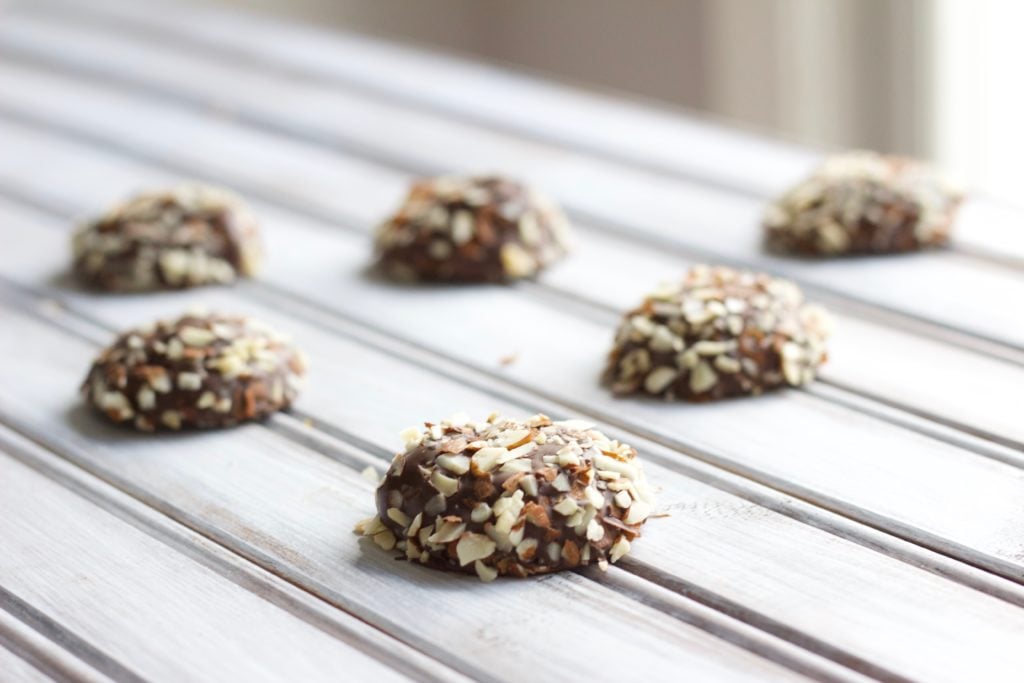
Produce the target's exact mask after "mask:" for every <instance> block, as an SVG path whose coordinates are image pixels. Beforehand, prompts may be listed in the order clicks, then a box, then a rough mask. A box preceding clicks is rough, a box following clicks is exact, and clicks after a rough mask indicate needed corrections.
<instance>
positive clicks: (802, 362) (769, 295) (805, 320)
mask: <svg viewBox="0 0 1024 683" xmlns="http://www.w3.org/2000/svg"><path fill="white" fill-rule="evenodd" d="M829 331H830V321H829V318H828V315H827V314H826V313H825V312H824V311H823V310H822V309H820V308H819V307H817V306H813V305H809V304H806V303H804V299H803V294H802V293H801V292H800V290H799V289H798V288H797V286H796V285H794V284H793V283H791V282H788V281H786V280H780V279H777V278H773V277H771V276H769V275H764V274H760V273H752V272H746V271H738V270H734V269H732V268H726V267H721V266H703V265H701V266H694V267H693V268H691V269H690V270H689V272H687V274H686V276H685V277H684V278H683V279H682V280H681V281H680V282H678V283H674V284H671V285H666V286H663V287H661V288H660V289H658V290H657V291H655V292H653V293H652V294H650V295H648V296H647V297H646V298H645V299H644V301H643V303H642V304H641V305H640V306H639V307H638V308H636V309H634V310H632V311H630V312H629V313H627V314H626V315H625V317H624V318H623V320H622V323H621V324H620V325H619V328H618V331H617V332H616V334H615V342H614V345H613V347H612V351H611V353H610V354H609V358H608V364H607V367H606V369H605V372H604V377H603V379H604V382H605V384H607V385H608V386H610V387H611V389H612V391H614V392H615V393H616V394H646V395H649V396H658V397H661V398H664V399H668V400H684V401H712V400H716V399H722V398H728V397H732V396H743V395H749V394H760V393H762V392H764V391H767V390H770V389H774V388H776V387H780V386H784V385H790V386H799V385H802V384H807V383H809V382H811V381H812V380H813V379H814V376H815V372H816V370H817V368H818V366H820V365H821V364H822V363H824V362H825V359H826V352H825V340H826V338H827V337H828V335H829Z"/></svg>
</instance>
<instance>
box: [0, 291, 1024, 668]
mask: <svg viewBox="0 0 1024 683" xmlns="http://www.w3.org/2000/svg"><path fill="white" fill-rule="evenodd" d="M5 316H6V318H7V319H8V320H12V321H16V322H15V324H16V325H17V329H18V332H19V334H18V338H19V339H27V338H31V339H32V340H33V344H32V349H31V350H30V351H28V352H26V353H24V354H22V357H23V359H24V363H22V364H21V368H22V370H18V369H16V368H11V369H10V372H9V371H8V369H6V368H5V369H4V370H3V372H4V376H5V377H7V378H9V379H13V378H14V374H11V373H16V374H18V375H20V373H21V372H22V371H28V370H30V369H31V372H32V373H33V375H32V376H35V377H36V382H35V386H34V387H32V388H31V389H30V390H29V391H28V392H27V393H26V392H21V395H20V396H18V395H14V394H13V392H11V390H10V389H7V388H5V389H4V390H3V391H2V394H0V396H2V397H0V411H2V412H3V414H4V415H5V416H7V419H10V420H12V421H13V422H14V423H16V424H17V425H19V428H20V429H24V428H27V427H29V426H30V427H31V428H32V429H33V430H35V431H37V432H39V433H37V434H36V436H35V438H36V439H37V440H40V441H43V442H45V443H47V444H48V445H51V446H53V447H54V448H56V449H57V450H59V451H60V452H61V454H62V455H63V456H64V457H67V458H69V459H71V460H72V461H74V462H75V463H76V464H79V465H81V466H83V467H85V468H86V469H88V470H90V471H93V472H95V473H97V474H100V475H101V476H102V477H103V478H104V479H107V480H109V481H111V482H113V483H115V485H117V487H118V488H121V489H122V490H126V491H129V492H131V493H132V495H134V496H136V497H138V498H140V499H141V500H143V501H144V502H146V503H147V504H149V505H151V506H154V507H158V508H160V509H161V510H162V511H164V512H165V513H167V514H169V515H171V516H172V517H174V518H176V519H181V520H187V522H188V523H189V525H190V526H192V525H194V526H196V527H198V528H200V529H201V530H202V532H203V533H204V535H207V536H209V537H211V538H213V539H214V540H216V541H218V542H220V543H224V544H225V545H228V546H229V547H232V548H233V549H236V550H238V551H239V552H242V553H243V554H244V555H246V556H250V557H259V558H262V562H263V563H267V564H270V565H272V566H273V567H274V569H275V571H276V572H278V573H280V574H281V575H283V576H285V577H286V578H288V579H289V580H290V581H293V582H295V583H299V584H300V585H303V586H304V587H307V588H309V589H311V590H314V591H315V592H316V593H318V594H320V595H322V596H323V597H325V599H328V600H330V601H331V602H334V603H338V604H344V605H346V606H348V607H350V608H352V609H354V610H357V611H361V612H365V613H366V615H365V616H366V617H367V618H369V619H370V620H372V621H375V622H377V623H378V624H379V625H381V626H384V627H386V628H387V630H388V631H390V632H393V633H395V634H397V635H400V636H401V637H402V638H403V639H408V640H410V641H413V642H415V643H416V644H417V645H418V646H419V647H422V648H424V649H426V650H429V651H430V652H432V653H435V654H437V656H439V657H440V658H442V659H444V660H445V661H446V662H449V663H452V664H454V665H456V666H459V667H460V668H466V669H467V670H469V671H472V672H474V674H473V675H474V677H475V678H482V679H485V680H516V679H518V677H519V674H518V673H517V672H519V671H521V670H522V668H524V667H525V668H531V667H533V668H532V669H531V670H535V671H543V672H544V676H543V677H544V678H545V679H547V680H555V679H557V678H560V677H564V676H568V675H569V672H570V671H575V672H577V674H578V675H583V676H597V675H598V674H597V671H598V670H599V669H600V670H601V671H604V672H605V673H606V674H608V675H611V676H619V675H621V676H627V675H630V674H633V675H641V676H645V677H646V676H650V677H652V678H654V679H656V680H658V679H663V678H664V677H665V675H666V673H665V672H667V671H674V670H676V669H675V668H674V667H679V666H681V667H684V668H686V669H687V670H690V671H692V672H694V674H695V675H699V676H706V677H708V678H712V679H716V680H717V679H719V678H722V679H724V680H758V679H759V678H761V677H767V678H772V679H776V678H778V679H780V680H792V679H795V678H797V677H795V676H792V675H789V674H787V672H786V671H784V670H782V669H781V668H779V667H778V666H777V665H774V664H771V663H768V662H765V661H763V660H761V659H760V658H758V657H755V656H753V655H750V654H748V653H745V652H743V651H742V650H739V649H737V648H735V647H733V646H731V645H729V644H728V643H725V642H724V641H721V640H719V639H718V638H715V637H711V636H709V635H707V634H705V633H703V632H702V631H699V630H697V629H696V628H693V627H691V626H689V625H687V624H684V623H682V622H679V621H676V620H673V619H670V618H668V617H666V616H664V615H662V614H660V613H659V612H656V611H655V610H653V609H651V608H648V607H643V606H641V605H640V604H638V603H634V602H632V601H630V600H627V599H625V598H623V597H621V596H618V595H617V594H616V593H614V592H612V591H611V590H608V589H607V588H603V587H601V586H600V585H598V584H595V583H593V582H591V581H589V580H587V579H585V578H584V577H582V576H578V575H574V574H563V575H559V576H556V577H551V578H547V579H544V580H540V581H529V582H523V581H499V582H496V583H494V584H480V583H479V582H478V581H476V580H475V579H473V578H471V577H463V576H454V575H451V574H444V573H441V572H436V571H430V570H427V569H425V568H422V567H419V566H416V565H411V564H407V563H404V562H395V561H394V560H393V559H392V558H391V556H390V555H389V554H386V553H383V552H381V551H380V550H379V549H376V548H375V547H374V546H372V545H370V546H369V547H367V546H366V544H365V543H363V542H359V541H358V540H357V539H356V537H355V536H354V535H353V534H352V532H351V528H352V526H353V525H354V523H355V522H356V521H357V520H358V519H360V518H361V517H365V516H366V515H367V514H368V513H369V512H370V510H372V507H373V503H372V484H371V483H370V482H368V481H367V480H366V479H365V478H363V477H361V476H360V475H359V474H357V473H356V472H355V471H353V470H351V469H349V468H347V467H344V466H343V465H341V464H339V463H337V462H333V461H331V460H328V459H326V458H324V457H322V456H320V455H319V454H316V453H313V452H310V451H306V450H305V449H302V448H299V447H298V446H297V445H296V444H295V443H294V442H290V441H288V440H285V439H284V438H282V437H280V436H278V435H277V434H275V433H273V432H270V431H268V430H266V429H263V428H261V427H260V426H258V425H250V426H248V427H244V428H241V429H236V430H233V431H231V432H214V433H202V434H191V435H183V436H181V435H178V436H176V435H169V436H165V437H146V438H140V437H139V436H137V435H134V434H130V433H127V432H125V431H124V430H119V429H116V428H113V427H110V426H108V425H106V424H102V423H101V422H100V421H98V420H96V419H95V418H94V417H93V416H92V415H91V414H89V413H88V412H86V411H84V410H83V409H82V407H81V406H80V404H79V403H78V401H77V399H76V398H74V396H73V394H71V393H68V394H60V393H58V392H55V391H53V390H52V388H51V387H59V386H68V385H72V384H73V383H74V382H75V381H76V379H77V378H78V376H79V375H80V372H81V368H82V367H83V364H84V363H86V362H87V360H88V358H89V357H90V356H91V355H92V354H93V353H94V348H93V347H92V345H90V344H85V343H83V342H81V341H79V340H77V339H75V338H69V337H68V336H67V335H66V334H62V333H61V332H60V331H59V330H56V329H54V328H51V327H49V326H44V325H42V324H40V323H38V322H35V321H33V320H31V319H28V318H25V317H24V316H23V315H22V314H20V313H18V312H15V311H5ZM4 341H5V342H6V343H5V346H7V345H9V344H10V343H12V342H13V341H14V340H12V339H5V340H4ZM57 349H62V351H61V354H62V358H61V359H54V358H53V357H52V356H53V354H54V353H55V352H57ZM44 366H45V367H44ZM39 373H43V374H39ZM4 386H5V387H11V386H12V385H11V384H8V383H6V382H5V384H4ZM183 440H187V442H188V447H187V448H183V445H182V441H183ZM140 453H142V454H144V456H143V457H140ZM196 454H200V455H201V456H202V457H200V458H197V457H194V456H195V455H196ZM993 602H994V603H996V604H1000V605H1005V603H1001V602H998V601H994V600H993ZM1018 611H1019V610H1018ZM481 624H486V628H483V629H482V628H481ZM616 625H617V627H616ZM563 633H573V634H576V635H575V637H574V640H573V646H572V648H566V647H565V643H564V642H561V640H562V639H561V638H560V637H559V636H558V634H563ZM611 634H614V635H611ZM496 643H500V644H501V647H494V646H495V644H496ZM612 645H614V647H615V651H616V654H617V656H616V657H615V658H612V659H613V660H614V661H609V658H606V657H601V656H600V654H601V652H602V651H605V650H607V648H609V647H610V646H612ZM485 653H486V656H485ZM337 670H338V669H337V668H335V670H334V671H335V675H336V672H337Z"/></svg>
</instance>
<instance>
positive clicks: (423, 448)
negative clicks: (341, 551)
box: [357, 414, 651, 580]
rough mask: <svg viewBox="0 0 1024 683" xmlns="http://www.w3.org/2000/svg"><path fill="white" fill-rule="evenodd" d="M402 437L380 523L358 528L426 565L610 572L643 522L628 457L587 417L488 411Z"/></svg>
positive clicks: (525, 572)
mask: <svg viewBox="0 0 1024 683" xmlns="http://www.w3.org/2000/svg"><path fill="white" fill-rule="evenodd" d="M413 432H415V435H416V436H415V437H414V436H412V433H413ZM403 440H405V441H406V442H407V448H406V450H404V451H403V452H402V453H399V454H397V455H396V456H395V459H394V461H393V463H392V465H391V467H390V468H389V469H388V472H387V475H386V476H385V478H384V480H383V481H382V482H381V485H380V487H379V489H378V491H377V501H378V518H377V520H378V522H377V523H375V524H369V523H367V522H365V521H364V522H362V523H360V525H359V526H358V527H357V531H358V532H359V533H361V534H363V535H366V536H370V537H372V538H373V539H374V541H375V542H376V541H382V542H384V544H385V545H387V544H388V543H390V539H388V538H387V537H382V529H383V530H386V531H387V532H389V533H390V534H391V535H392V536H393V538H394V547H395V548H397V549H398V551H399V552H400V553H401V554H402V555H403V556H405V557H407V558H409V559H411V560H415V561H417V562H421V563H424V564H427V565H429V566H432V567H437V568H442V569H449V570H455V571H465V572H471V573H475V574H476V575H477V576H479V577H480V578H481V579H483V580H492V579H493V578H495V577H497V576H498V575H502V574H505V575H511V576H529V575H531V574H541V573H547V572H553V571H559V570H561V569H568V568H572V567H578V566H583V565H587V564H590V563H596V564H598V565H599V566H601V567H607V566H608V564H609V563H610V562H613V561H615V560H617V559H619V558H620V557H621V556H622V554H624V553H625V552H626V551H627V550H628V548H629V539H632V538H635V537H636V536H638V535H639V533H640V525H641V524H642V523H643V522H644V521H645V520H646V519H647V517H648V516H649V515H650V509H651V508H650V505H651V503H650V502H649V501H650V493H649V491H648V489H647V485H646V481H645V479H644V476H643V472H642V470H641V468H640V466H639V463H637V462H636V453H635V451H634V450H633V449H632V448H630V447H629V446H627V445H625V444H621V443H619V442H617V441H612V440H611V439H608V438H607V437H606V436H604V435H603V434H601V433H600V432H598V431H596V430H595V429H594V427H593V425H592V424H589V423H586V422H583V421H565V422H551V420H550V419H548V418H546V417H544V416H540V415H538V416H534V417H533V418H530V419H528V420H524V421H517V420H508V419H503V418H501V417H499V416H498V415H496V414H495V415H491V416H489V417H488V419H487V421H485V422H482V423H472V422H470V421H469V420H468V419H460V420H458V421H455V420H445V421H442V422H440V423H427V424H426V430H425V431H423V430H406V432H403ZM612 484H615V485H617V486H619V488H617V489H612V486H611V485H612ZM623 541H626V542H625V544H623ZM612 548H617V551H615V552H614V553H613V551H612Z"/></svg>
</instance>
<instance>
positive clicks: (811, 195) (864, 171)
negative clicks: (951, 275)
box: [764, 152, 963, 256]
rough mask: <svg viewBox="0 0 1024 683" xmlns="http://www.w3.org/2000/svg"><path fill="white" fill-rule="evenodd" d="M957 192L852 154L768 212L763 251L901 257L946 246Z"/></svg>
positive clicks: (909, 167)
mask: <svg viewBox="0 0 1024 683" xmlns="http://www.w3.org/2000/svg"><path fill="white" fill-rule="evenodd" d="M962 198H963V197H962V195H961V193H960V192H959V191H958V190H957V189H955V188H954V187H953V186H952V185H951V184H950V183H949V182H948V181H946V180H944V179H943V178H942V177H941V176H940V175H939V174H938V173H937V172H935V171H934V170H933V169H931V168H930V167H928V166H927V165H925V164H923V163H921V162H918V161H914V160H912V159H907V158H904V157H895V156H885V155H881V154H876V153H873V152H849V153H846V154H839V155H836V156H833V157H831V158H829V159H828V160H827V161H826V162H825V163H824V164H823V165H822V166H821V168H819V169H818V170H817V171H816V172H815V173H814V174H813V175H811V177H810V178H808V179H806V180H804V181H803V182H801V183H800V184H798V185H797V186H796V187H794V188H793V189H791V190H790V191H788V192H787V193H786V194H784V195H783V196H782V197H781V198H780V199H779V200H778V201H776V202H775V203H773V204H771V205H770V206H769V207H768V209H767V210H766V212H765V217H764V227H765V244H766V246H767V247H768V248H769V249H770V250H772V251H777V252H783V253H790V254H799V255H805V256H835V255H840V254H879V253H889V252H904V251H913V250H916V249H921V248H923V247H929V246H935V245H941V244H944V243H946V242H947V241H948V239H949V232H950V229H951V227H952V225H953V219H954V217H955V215H956V211H957V208H958V207H959V205H960V202H961V200H962Z"/></svg>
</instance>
